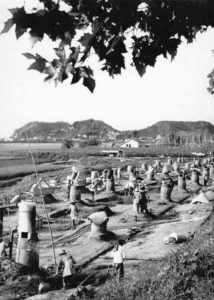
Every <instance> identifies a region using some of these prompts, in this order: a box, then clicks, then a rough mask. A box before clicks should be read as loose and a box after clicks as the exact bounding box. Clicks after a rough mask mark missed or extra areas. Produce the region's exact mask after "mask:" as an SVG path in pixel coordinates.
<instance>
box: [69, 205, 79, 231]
mask: <svg viewBox="0 0 214 300" xmlns="http://www.w3.org/2000/svg"><path fill="white" fill-rule="evenodd" d="M68 211H70V220H71V226H73V227H75V226H76V225H77V224H76V221H77V219H78V208H77V201H72V202H70V207H69V209H68Z"/></svg>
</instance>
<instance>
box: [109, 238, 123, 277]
mask: <svg viewBox="0 0 214 300" xmlns="http://www.w3.org/2000/svg"><path fill="white" fill-rule="evenodd" d="M122 245H123V241H122V240H119V241H118V242H117V244H116V245H115V247H114V249H113V250H112V252H111V257H112V258H113V265H114V270H115V275H116V277H117V279H118V281H120V280H121V279H123V277H124V265H123V260H124V259H125V256H126V255H125V252H124V250H123V247H122Z"/></svg>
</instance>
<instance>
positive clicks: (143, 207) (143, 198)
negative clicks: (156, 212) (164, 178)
mask: <svg viewBox="0 0 214 300" xmlns="http://www.w3.org/2000/svg"><path fill="white" fill-rule="evenodd" d="M139 193H140V203H139V206H140V208H139V211H140V213H141V214H142V213H143V214H148V212H149V211H148V207H147V203H148V195H147V191H146V188H145V186H144V185H141V186H140V187H139Z"/></svg>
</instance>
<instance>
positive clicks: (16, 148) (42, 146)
mask: <svg viewBox="0 0 214 300" xmlns="http://www.w3.org/2000/svg"><path fill="white" fill-rule="evenodd" d="M30 145H31V148H32V150H35V151H49V150H60V147H61V143H31V144H30ZM21 151H26V152H28V151H29V145H28V143H0V153H1V154H4V153H8V152H21Z"/></svg>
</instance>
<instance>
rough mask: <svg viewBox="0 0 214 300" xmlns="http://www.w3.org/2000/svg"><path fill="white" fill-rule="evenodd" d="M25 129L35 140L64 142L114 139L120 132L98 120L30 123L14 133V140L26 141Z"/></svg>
mask: <svg viewBox="0 0 214 300" xmlns="http://www.w3.org/2000/svg"><path fill="white" fill-rule="evenodd" d="M25 129H27V133H28V136H29V138H30V139H33V140H35V141H36V140H62V139H63V138H65V137H67V138H92V137H95V138H98V139H102V138H104V139H114V138H116V136H117V135H118V133H119V131H117V130H116V129H114V128H113V127H111V126H109V125H107V124H105V123H104V122H103V121H98V120H93V119H89V120H85V121H79V122H74V123H73V124H69V123H66V122H54V123H48V122H30V123H27V124H26V125H24V126H22V127H21V128H18V129H16V130H15V131H14V133H13V135H12V138H13V139H14V140H26V133H25Z"/></svg>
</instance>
